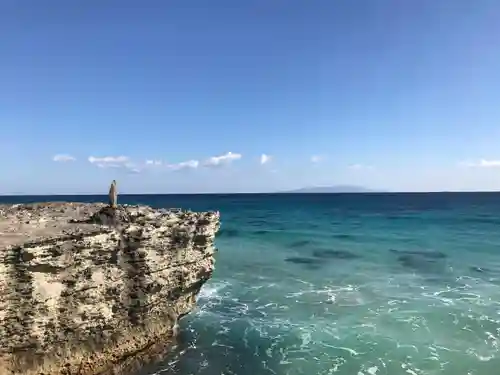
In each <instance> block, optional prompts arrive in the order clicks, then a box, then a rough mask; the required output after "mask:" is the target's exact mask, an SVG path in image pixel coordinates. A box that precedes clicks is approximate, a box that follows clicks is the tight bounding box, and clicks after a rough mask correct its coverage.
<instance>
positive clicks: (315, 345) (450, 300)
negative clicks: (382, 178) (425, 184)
mask: <svg viewBox="0 0 500 375" xmlns="http://www.w3.org/2000/svg"><path fill="white" fill-rule="evenodd" d="M42 200H43V201H47V200H51V201H54V200H64V201H68V200H70V201H96V200H99V201H106V197H104V196H99V197H97V196H73V197H68V196H65V197H55V196H50V197H0V203H2V202H12V203H18V202H27V201H42ZM119 203H129V204H138V203H140V204H148V205H152V206H155V207H167V208H168V207H182V208H187V209H193V210H219V211H220V212H221V219H222V224H221V231H220V233H219V235H218V237H217V241H216V244H217V247H218V249H219V252H218V253H217V255H216V256H217V260H216V270H215V272H214V275H213V278H212V279H211V280H210V281H209V282H208V283H207V284H206V285H205V286H204V287H203V289H202V292H201V294H200V295H199V297H198V308H197V309H196V310H195V311H193V312H192V313H191V314H189V315H188V316H186V317H185V318H184V319H183V320H182V322H181V332H180V336H179V340H178V343H177V347H176V348H175V350H173V352H172V353H171V354H170V355H169V356H168V357H167V358H165V361H164V362H163V363H162V364H161V365H160V366H155V367H154V368H150V369H144V370H143V371H142V372H141V374H138V375H152V374H158V375H160V374H163V375H171V374H178V375H190V374H193V375H194V374H197V375H222V374H224V375H230V374H234V375H299V374H301V375H326V374H338V375H386V374H387V375H399V374H409V375H424V374H425V375H432V374H442V375H493V374H498V373H499V371H500V353H499V351H500V194H495V193H429V194H413V193H411V194H410V193H407V194H248V195H247V194H242V195H129V196H120V197H119Z"/></svg>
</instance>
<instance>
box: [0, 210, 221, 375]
mask: <svg viewBox="0 0 500 375" xmlns="http://www.w3.org/2000/svg"><path fill="white" fill-rule="evenodd" d="M218 229H219V213H218V212H201V213H197V212H190V211H180V210H157V209H153V208H151V207H147V206H126V205H125V206H118V207H116V208H111V207H109V206H107V205H105V204H101V203H96V204H85V203H40V204H29V205H0V375H4V374H9V375H11V374H23V375H34V374H36V375H55V374H61V375H73V374H75V375H77V374H78V375H87V374H88V375H97V374H100V375H101V374H116V373H120V370H123V371H130V366H138V365H139V364H140V363H146V362H147V361H149V360H150V359H151V358H150V357H151V356H153V355H154V353H155V352H158V353H159V351H160V350H164V349H165V345H166V344H165V343H166V342H168V341H169V339H170V338H171V337H172V336H173V335H174V334H175V329H176V324H177V321H178V319H179V318H180V317H182V316H183V315H185V314H187V313H189V312H190V311H191V310H192V309H193V308H194V306H195V303H196V295H197V294H198V292H199V290H200V288H201V286H202V285H203V284H204V283H205V282H206V281H207V280H208V279H209V278H210V276H211V274H212V271H213V269H214V252H215V251H216V249H215V247H214V238H215V234H216V232H217V231H218ZM159 346H162V347H161V348H159ZM148 357H149V358H148Z"/></svg>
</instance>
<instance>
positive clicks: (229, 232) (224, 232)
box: [217, 228, 240, 237]
mask: <svg viewBox="0 0 500 375" xmlns="http://www.w3.org/2000/svg"><path fill="white" fill-rule="evenodd" d="M239 235H240V231H239V230H237V229H232V228H224V229H221V230H219V232H218V233H217V237H238V236H239Z"/></svg>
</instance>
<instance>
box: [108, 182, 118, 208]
mask: <svg viewBox="0 0 500 375" xmlns="http://www.w3.org/2000/svg"><path fill="white" fill-rule="evenodd" d="M117 203H118V190H116V180H113V182H112V183H111V187H110V188H109V205H110V206H111V207H113V208H116V204H117Z"/></svg>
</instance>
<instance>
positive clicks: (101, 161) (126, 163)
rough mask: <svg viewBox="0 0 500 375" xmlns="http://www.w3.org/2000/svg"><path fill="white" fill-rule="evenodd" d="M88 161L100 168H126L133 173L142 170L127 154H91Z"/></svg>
mask: <svg viewBox="0 0 500 375" xmlns="http://www.w3.org/2000/svg"><path fill="white" fill-rule="evenodd" d="M88 161H89V162H90V163H91V164H94V165H96V166H97V167H99V168H124V169H128V170H129V171H130V172H133V173H139V172H141V168H140V167H139V166H138V165H137V163H134V162H132V161H130V158H129V157H127V156H104V157H95V156H89V158H88Z"/></svg>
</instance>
